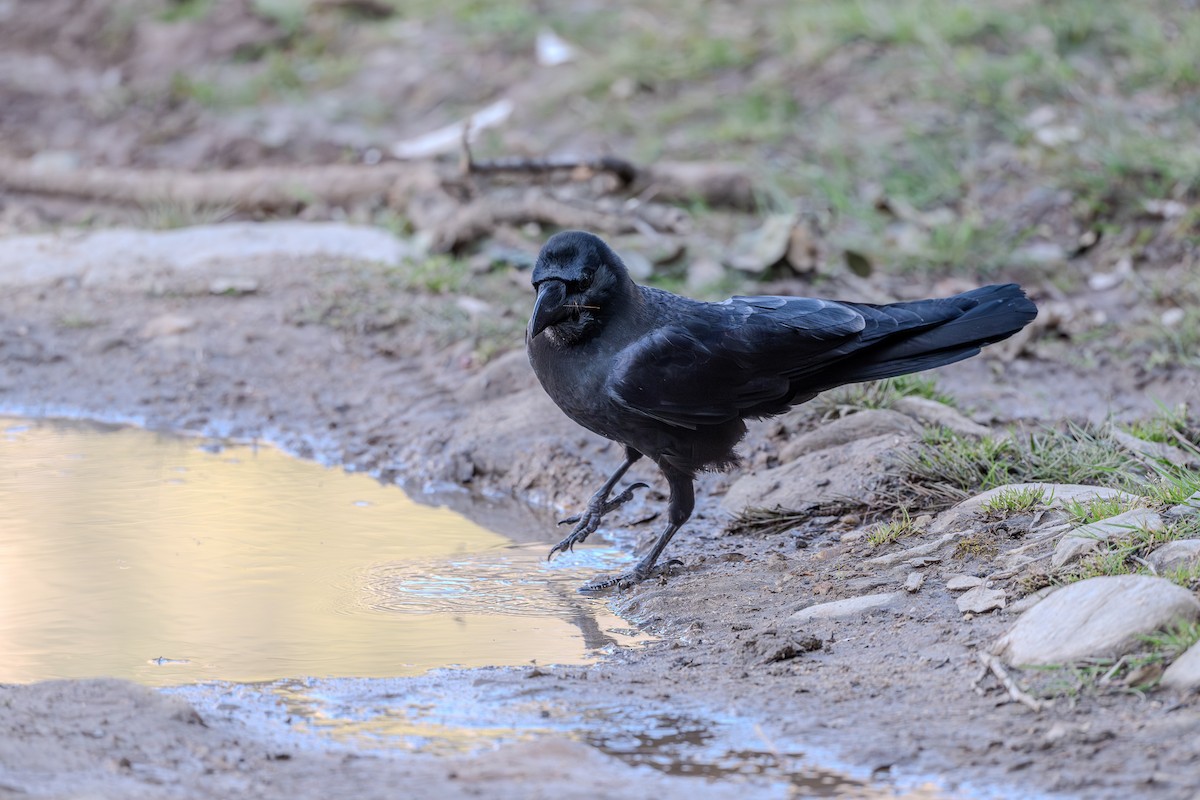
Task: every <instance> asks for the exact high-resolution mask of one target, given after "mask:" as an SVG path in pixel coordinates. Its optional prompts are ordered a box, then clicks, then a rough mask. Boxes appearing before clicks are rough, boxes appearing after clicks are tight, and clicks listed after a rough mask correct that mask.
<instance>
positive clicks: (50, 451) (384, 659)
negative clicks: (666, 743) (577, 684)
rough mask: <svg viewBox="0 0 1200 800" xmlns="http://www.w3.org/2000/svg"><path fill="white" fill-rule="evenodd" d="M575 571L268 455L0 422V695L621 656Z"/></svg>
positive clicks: (391, 496)
mask: <svg viewBox="0 0 1200 800" xmlns="http://www.w3.org/2000/svg"><path fill="white" fill-rule="evenodd" d="M586 552H587V553H588V557H587V558H585V559H582V560H580V561H575V562H574V563H572V564H570V566H562V565H561V564H558V563H551V564H547V563H546V562H545V560H544V554H545V545H544V544H530V545H516V544H514V543H513V542H512V540H511V539H508V538H505V537H502V536H500V535H498V534H496V533H493V532H491V531H488V530H487V529H485V528H483V527H480V526H479V525H477V524H475V523H473V522H471V521H469V520H467V519H466V518H464V517H462V516H461V515H459V514H456V513H454V512H451V511H449V510H447V509H444V508H432V507H428V506H423V505H420V504H417V503H414V502H413V501H412V500H410V499H409V498H408V497H407V496H406V495H404V493H403V492H401V491H400V490H398V489H396V488H394V487H384V486H380V485H379V484H378V483H376V482H375V481H374V480H372V479H370V478H368V477H366V476H363V475H351V474H347V473H345V472H343V471H341V470H339V469H329V468H325V467H322V466H320V465H318V464H313V463H311V462H305V461H300V460H298V459H294V458H291V457H289V456H287V455H285V454H283V453H280V452H279V451H276V450H274V449H273V448H265V447H252V446H243V445H239V446H222V445H220V444H213V443H209V444H207V445H204V446H202V445H201V444H200V443H198V442H197V441H196V440H191V439H185V438H180V437H175V436H169V435H162V434H155V433H152V432H148V431H144V430H140V429H135V428H112V427H105V426H98V425H94V424H87V423H77V422H69V423H68V422H58V421H55V422H29V421H26V420H18V419H13V418H0V681H32V680H38V679H43V678H52V677H83V676H93V675H113V676H118V677H128V678H133V679H135V680H139V681H142V682H145V683H153V684H165V683H181V682H190V681H195V680H201V679H209V678H217V679H227V680H236V681H257V680H269V679H274V678H279V677H284V676H294V675H319V676H364V677H373V676H397V675H412V674H417V673H420V672H423V671H425V670H427V669H429V668H430V667H435V666H447V665H463V666H481V665H510V664H522V663H528V662H530V661H531V660H536V661H538V662H541V663H580V662H585V661H587V660H589V659H591V658H593V657H595V655H596V650H597V649H598V648H602V647H605V646H609V645H612V644H613V643H615V642H617V641H621V640H627V638H628V632H627V630H626V627H625V625H624V623H623V622H622V621H621V620H620V619H619V618H618V617H615V616H613V615H612V614H611V613H609V612H608V611H607V610H606V608H605V606H604V605H603V604H602V603H601V602H599V601H596V600H591V599H588V598H586V597H583V596H580V595H579V594H577V593H576V592H575V591H574V589H575V587H576V586H578V585H579V584H580V583H582V582H583V581H584V580H586V579H587V577H588V576H589V575H591V574H594V572H595V571H596V569H597V567H598V566H599V567H600V568H603V569H611V568H614V567H615V566H616V562H617V561H619V560H620V558H621V556H620V555H619V554H617V553H616V552H615V551H613V550H611V549H609V548H593V549H590V550H587V551H586Z"/></svg>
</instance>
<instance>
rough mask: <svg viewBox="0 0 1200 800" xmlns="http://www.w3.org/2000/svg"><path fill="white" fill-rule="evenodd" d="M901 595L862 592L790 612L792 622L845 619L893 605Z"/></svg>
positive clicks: (897, 593) (896, 593) (895, 593)
mask: <svg viewBox="0 0 1200 800" xmlns="http://www.w3.org/2000/svg"><path fill="white" fill-rule="evenodd" d="M901 597H902V595H901V594H900V593H899V592H887V593H884V594H864V595H862V596H861V597H850V598H847V599H845V600H834V601H833V602H832V603H819V604H817V605H815V606H808V607H807V608H802V609H800V610H799V611H797V612H796V613H794V614H792V616H791V621H792V622H811V621H812V620H818V619H845V618H846V617H857V616H861V615H862V614H866V613H867V612H868V611H874V610H876V609H879V608H887V607H888V606H891V605H895V604H896V603H897V602H898V601H899V600H900V598H901Z"/></svg>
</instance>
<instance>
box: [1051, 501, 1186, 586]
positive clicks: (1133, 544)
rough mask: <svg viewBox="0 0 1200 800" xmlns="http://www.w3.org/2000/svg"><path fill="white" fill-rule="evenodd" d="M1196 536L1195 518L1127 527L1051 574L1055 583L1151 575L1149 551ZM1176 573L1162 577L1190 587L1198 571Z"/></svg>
mask: <svg viewBox="0 0 1200 800" xmlns="http://www.w3.org/2000/svg"><path fill="white" fill-rule="evenodd" d="M1197 537H1200V520H1197V519H1195V518H1189V519H1186V520H1182V521H1176V522H1171V523H1169V524H1167V525H1164V526H1163V527H1162V528H1160V529H1158V530H1155V531H1152V530H1147V529H1145V528H1130V529H1129V531H1128V532H1126V533H1121V534H1119V535H1117V536H1113V537H1111V538H1109V539H1106V540H1105V541H1104V542H1102V543H1101V544H1100V546H1099V548H1097V549H1096V550H1094V551H1092V552H1091V553H1088V554H1087V555H1085V556H1084V557H1083V558H1081V559H1080V560H1079V562H1078V563H1077V564H1075V565H1074V566H1071V567H1068V568H1066V569H1063V570H1060V571H1059V572H1058V573H1056V574H1055V575H1053V576H1051V577H1052V580H1053V582H1055V583H1060V584H1068V583H1075V582H1077V581H1082V580H1086V579H1087V578H1096V577H1100V576H1105V575H1153V574H1155V573H1154V571H1153V570H1152V569H1151V568H1150V566H1149V563H1148V562H1147V561H1146V557H1147V556H1148V555H1149V554H1150V553H1151V552H1152V551H1153V550H1155V549H1156V548H1158V547H1160V546H1162V545H1164V544H1166V543H1167V542H1173V541H1177V540H1179V539H1194V538H1197ZM1178 573H1179V574H1178V575H1171V576H1167V575H1164V576H1163V577H1166V578H1168V579H1171V580H1174V581H1175V582H1176V583H1179V584H1180V585H1181V586H1184V587H1185V588H1193V585H1194V582H1195V580H1196V578H1197V574H1198V570H1195V569H1190V568H1189V569H1183V570H1179V571H1178Z"/></svg>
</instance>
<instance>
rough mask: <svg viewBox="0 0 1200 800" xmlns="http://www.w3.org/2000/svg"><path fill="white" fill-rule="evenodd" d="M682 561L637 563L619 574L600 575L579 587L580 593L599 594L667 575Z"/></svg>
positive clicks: (680, 564) (673, 559) (675, 559)
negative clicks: (647, 564) (645, 564)
mask: <svg viewBox="0 0 1200 800" xmlns="http://www.w3.org/2000/svg"><path fill="white" fill-rule="evenodd" d="M682 565H683V562H682V561H680V560H679V559H678V558H672V559H671V560H670V561H667V562H666V563H663V564H651V565H649V566H644V565H643V564H641V563H639V564H638V565H637V566H636V567H634V568H633V569H631V570H629V571H628V572H623V573H621V574H620V575H601V576H600V577H599V578H595V579H593V580H591V581H589V582H587V583H585V584H584V585H583V586H580V587H579V591H580V593H582V594H599V593H601V592H607V591H610V590H611V591H621V590H622V589H628V588H629V587H631V586H633V585H635V584H638V583H641V582H642V581H644V580H647V579H648V578H655V577H658V576H661V575H668V574H670V572H671V569H672V568H673V567H679V566H682Z"/></svg>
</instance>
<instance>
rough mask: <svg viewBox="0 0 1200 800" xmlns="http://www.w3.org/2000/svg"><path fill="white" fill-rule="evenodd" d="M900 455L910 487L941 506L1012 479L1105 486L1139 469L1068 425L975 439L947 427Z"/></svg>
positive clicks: (1097, 436) (1105, 443)
mask: <svg viewBox="0 0 1200 800" xmlns="http://www.w3.org/2000/svg"><path fill="white" fill-rule="evenodd" d="M922 445H923V446H922V447H921V448H919V449H918V450H917V451H916V452H915V453H914V454H912V455H904V456H902V457H901V465H902V467H903V468H904V469H905V471H906V472H907V474H908V478H907V484H908V486H909V488H910V489H911V490H912V491H913V492H914V493H915V494H916V495H917V496H918V497H920V498H921V499H922V500H923V501H924V502H925V503H927V504H928V506H927V507H929V508H944V507H946V506H950V505H953V504H954V503H957V502H960V501H962V500H965V499H966V498H968V497H970V496H971V495H973V494H976V493H979V492H983V491H986V490H988V489H994V488H996V487H998V486H1004V485H1005V484H1010V483H1082V484H1090V485H1104V484H1109V483H1113V482H1118V481H1120V480H1123V479H1129V478H1130V477H1131V476H1133V475H1136V474H1138V469H1139V464H1138V462H1137V461H1136V460H1135V459H1133V458H1132V457H1131V456H1130V455H1129V454H1128V453H1126V452H1124V451H1123V450H1121V449H1120V448H1119V447H1117V446H1116V445H1115V444H1113V443H1112V442H1110V441H1109V440H1107V439H1106V438H1105V437H1104V436H1102V435H1101V434H1099V433H1098V432H1096V431H1094V430H1092V429H1089V428H1083V427H1079V426H1075V425H1072V426H1070V427H1069V428H1067V429H1066V430H1055V429H1044V430H1040V431H1034V432H1030V433H1027V434H1024V435H1017V434H1014V435H1012V436H1010V437H1009V438H1007V439H999V438H993V437H990V436H985V437H983V438H981V439H973V438H970V437H966V436H961V435H959V434H957V433H954V432H953V431H950V430H948V429H945V428H939V429H933V430H929V431H927V432H926V434H925V436H924V438H923V442H922Z"/></svg>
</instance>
